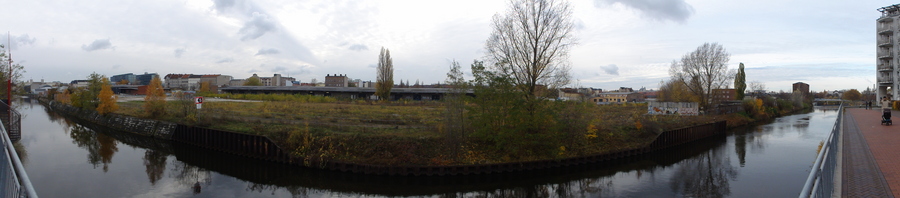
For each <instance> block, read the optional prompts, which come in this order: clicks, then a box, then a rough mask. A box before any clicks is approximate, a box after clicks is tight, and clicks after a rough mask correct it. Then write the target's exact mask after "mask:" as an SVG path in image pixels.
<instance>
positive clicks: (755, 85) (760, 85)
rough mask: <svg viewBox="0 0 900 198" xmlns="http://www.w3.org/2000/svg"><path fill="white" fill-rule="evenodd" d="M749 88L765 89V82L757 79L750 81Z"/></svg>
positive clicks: (755, 89) (755, 90)
mask: <svg viewBox="0 0 900 198" xmlns="http://www.w3.org/2000/svg"><path fill="white" fill-rule="evenodd" d="M750 90H753V92H762V91H766V84H764V83H762V82H759V81H753V82H750Z"/></svg>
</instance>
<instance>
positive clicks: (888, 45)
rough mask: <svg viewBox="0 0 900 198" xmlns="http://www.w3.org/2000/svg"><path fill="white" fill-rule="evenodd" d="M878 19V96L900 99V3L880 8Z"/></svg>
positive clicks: (876, 71)
mask: <svg viewBox="0 0 900 198" xmlns="http://www.w3.org/2000/svg"><path fill="white" fill-rule="evenodd" d="M878 11H880V12H881V17H879V18H878V20H876V35H875V36H876V37H875V38H876V45H877V46H876V48H875V54H876V56H877V57H876V58H877V60H876V62H875V63H876V64H875V65H876V68H875V73H876V74H875V79H876V81H877V82H876V83H877V85H878V88H877V89H876V94H877V97H878V98H881V97H882V96H888V97H890V98H891V100H900V90H898V88H900V64H898V63H900V39H898V38H900V29H898V27H900V4H895V5H891V6H886V7H882V8H879V9H878Z"/></svg>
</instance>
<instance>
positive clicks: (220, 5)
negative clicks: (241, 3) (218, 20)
mask: <svg viewBox="0 0 900 198" xmlns="http://www.w3.org/2000/svg"><path fill="white" fill-rule="evenodd" d="M213 4H215V5H213V8H215V9H216V10H217V11H219V12H222V11H224V10H225V9H227V8H230V7H231V6H234V0H213Z"/></svg>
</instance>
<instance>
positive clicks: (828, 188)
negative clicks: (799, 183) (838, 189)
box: [800, 104, 844, 198]
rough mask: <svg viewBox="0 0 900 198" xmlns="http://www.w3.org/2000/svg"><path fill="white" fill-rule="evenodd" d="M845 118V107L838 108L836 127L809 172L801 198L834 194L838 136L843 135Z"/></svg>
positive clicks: (832, 129)
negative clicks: (842, 129)
mask: <svg viewBox="0 0 900 198" xmlns="http://www.w3.org/2000/svg"><path fill="white" fill-rule="evenodd" d="M843 117H844V105H843V104H842V105H841V106H840V108H838V116H837V120H835V121H834V127H832V128H831V135H829V136H828V140H827V141H825V144H823V145H822V149H821V150H820V151H819V155H818V156H817V157H816V162H815V163H814V164H813V166H812V167H813V168H812V170H810V171H809V177H808V178H807V179H806V184H804V185H803V191H801V192H800V197H801V198H803V197H831V193H832V192H834V171H835V170H834V169H835V166H837V160H838V159H837V151H838V149H837V147H838V145H837V144H838V136H839V135H841V127H842V123H841V121H842V120H843Z"/></svg>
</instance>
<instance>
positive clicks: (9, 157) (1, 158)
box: [0, 109, 38, 197]
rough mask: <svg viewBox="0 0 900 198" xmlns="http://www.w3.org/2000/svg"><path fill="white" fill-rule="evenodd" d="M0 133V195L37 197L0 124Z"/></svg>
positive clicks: (4, 128)
mask: <svg viewBox="0 0 900 198" xmlns="http://www.w3.org/2000/svg"><path fill="white" fill-rule="evenodd" d="M10 111H15V110H12V109H10ZM0 134H2V135H0V136H3V138H0V143H2V144H3V152H2V154H0V197H38V196H37V193H36V192H35V191H34V187H32V186H31V179H29V178H28V174H26V173H25V166H22V162H21V161H20V160H19V156H18V154H16V153H17V152H16V148H15V147H13V142H12V140H10V139H9V135H7V133H6V127H3V125H0Z"/></svg>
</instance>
